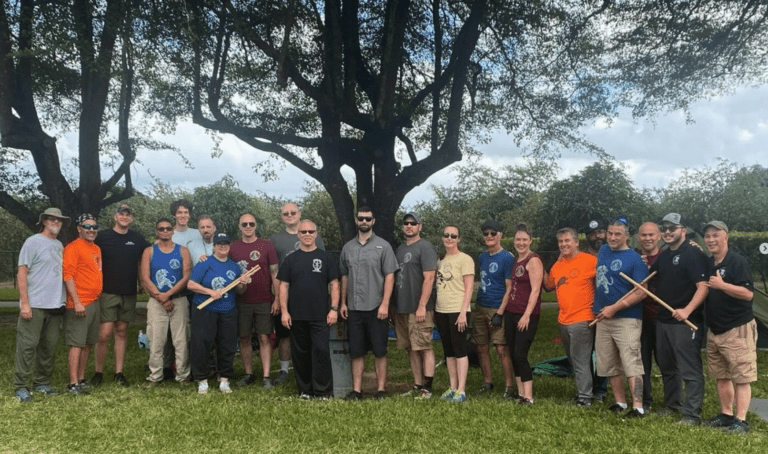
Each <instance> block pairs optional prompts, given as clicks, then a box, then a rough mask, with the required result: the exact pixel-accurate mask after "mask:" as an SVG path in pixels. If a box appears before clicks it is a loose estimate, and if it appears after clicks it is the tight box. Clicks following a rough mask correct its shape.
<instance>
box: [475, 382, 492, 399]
mask: <svg viewBox="0 0 768 454" xmlns="http://www.w3.org/2000/svg"><path fill="white" fill-rule="evenodd" d="M488 391H493V383H486V384H484V385H483V386H481V387H480V389H478V390H477V391H476V392H475V396H479V395H481V394H483V393H485V392H488Z"/></svg>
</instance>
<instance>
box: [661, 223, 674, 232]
mask: <svg viewBox="0 0 768 454" xmlns="http://www.w3.org/2000/svg"><path fill="white" fill-rule="evenodd" d="M677 228H678V226H676V225H660V226H659V231H660V232H661V233H667V232H669V233H675V231H676V230H677Z"/></svg>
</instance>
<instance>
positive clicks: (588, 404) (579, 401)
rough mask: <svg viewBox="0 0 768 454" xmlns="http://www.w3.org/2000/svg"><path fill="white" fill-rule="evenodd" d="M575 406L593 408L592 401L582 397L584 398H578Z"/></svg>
mask: <svg viewBox="0 0 768 454" xmlns="http://www.w3.org/2000/svg"><path fill="white" fill-rule="evenodd" d="M574 404H575V405H576V406H577V407H587V408H588V407H591V406H592V400H591V399H587V398H586V397H582V398H579V397H577V398H576V400H575V401H574Z"/></svg>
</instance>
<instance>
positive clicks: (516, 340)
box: [504, 312, 539, 382]
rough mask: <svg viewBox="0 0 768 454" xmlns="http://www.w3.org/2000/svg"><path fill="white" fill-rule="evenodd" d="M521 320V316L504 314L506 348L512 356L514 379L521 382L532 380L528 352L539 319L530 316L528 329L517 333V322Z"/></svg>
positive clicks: (509, 313)
mask: <svg viewBox="0 0 768 454" xmlns="http://www.w3.org/2000/svg"><path fill="white" fill-rule="evenodd" d="M521 318H523V314H513V313H511V312H504V334H506V336H507V347H508V348H509V353H510V355H512V367H513V368H514V369H515V377H520V380H521V381H523V382H526V381H531V380H533V373H532V372H531V364H530V363H529V362H528V351H530V349H531V344H532V343H533V338H535V337H536V329H537V328H538V327H539V317H538V316H536V315H532V316H531V318H530V321H529V322H528V329H527V330H525V331H519V330H518V329H517V322H519V321H520V319H521Z"/></svg>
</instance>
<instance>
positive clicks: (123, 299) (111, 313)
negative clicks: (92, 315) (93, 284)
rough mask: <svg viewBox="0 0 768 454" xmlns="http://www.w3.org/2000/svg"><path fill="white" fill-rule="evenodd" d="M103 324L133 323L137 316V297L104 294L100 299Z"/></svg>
mask: <svg viewBox="0 0 768 454" xmlns="http://www.w3.org/2000/svg"><path fill="white" fill-rule="evenodd" d="M99 311H100V313H101V323H107V322H116V321H118V320H120V321H121V322H128V323H131V322H132V321H133V319H134V317H135V316H136V295H114V294H112V293H102V294H101V296H100V297H99Z"/></svg>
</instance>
